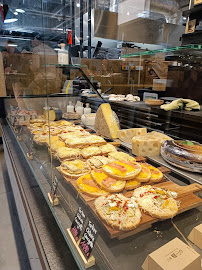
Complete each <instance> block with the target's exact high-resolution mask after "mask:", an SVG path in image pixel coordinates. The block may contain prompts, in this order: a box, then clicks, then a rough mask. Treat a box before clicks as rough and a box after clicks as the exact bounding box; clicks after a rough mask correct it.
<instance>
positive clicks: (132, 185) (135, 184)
mask: <svg viewBox="0 0 202 270" xmlns="http://www.w3.org/2000/svg"><path fill="white" fill-rule="evenodd" d="M140 185H141V183H140V182H138V181H137V180H136V179H134V180H129V181H126V185H125V190H133V189H135V188H138V187H139V186H140Z"/></svg>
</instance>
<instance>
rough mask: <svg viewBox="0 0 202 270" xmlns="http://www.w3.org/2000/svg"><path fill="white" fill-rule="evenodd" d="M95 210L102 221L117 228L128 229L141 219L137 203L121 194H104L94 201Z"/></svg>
mask: <svg viewBox="0 0 202 270" xmlns="http://www.w3.org/2000/svg"><path fill="white" fill-rule="evenodd" d="M94 205H95V210H96V212H97V214H98V216H99V217H100V218H101V220H102V221H103V222H105V223H106V224H107V225H109V226H111V227H112V228H114V229H117V230H123V231H130V230H133V229H135V228H136V227H137V226H138V225H139V224H140V221H141V217H142V215H141V211H140V209H139V208H138V205H137V203H136V202H135V201H134V200H133V199H132V198H131V199H128V198H126V197H125V196H123V195H122V194H113V195H106V196H101V197H99V198H97V199H96V200H95V202H94Z"/></svg>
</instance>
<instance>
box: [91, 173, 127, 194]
mask: <svg viewBox="0 0 202 270" xmlns="http://www.w3.org/2000/svg"><path fill="white" fill-rule="evenodd" d="M91 176H92V178H93V180H94V181H95V182H96V183H97V184H98V185H99V186H100V187H101V188H103V189H104V190H106V191H109V192H116V193H117V192H121V191H122V190H123V189H124V187H125V184H126V181H120V180H116V179H113V178H111V177H109V176H108V175H107V174H105V173H104V171H103V170H98V169H97V170H93V171H91Z"/></svg>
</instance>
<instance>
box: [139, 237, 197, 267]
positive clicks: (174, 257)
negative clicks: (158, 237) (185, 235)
mask: <svg viewBox="0 0 202 270" xmlns="http://www.w3.org/2000/svg"><path fill="white" fill-rule="evenodd" d="M142 268H143V269H144V270H201V257H200V255H199V254H198V253H197V252H196V251H195V250H194V249H191V248H190V247H189V246H188V245H186V244H185V243H184V242H182V241H181V240H180V239H179V238H175V239H173V240H172V241H170V242H168V243H167V244H165V245H164V246H162V247H161V248H159V249H157V250H156V251H154V252H152V253H151V254H149V255H148V256H147V258H146V260H145V262H144V263H143V265H142Z"/></svg>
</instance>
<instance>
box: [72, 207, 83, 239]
mask: <svg viewBox="0 0 202 270" xmlns="http://www.w3.org/2000/svg"><path fill="white" fill-rule="evenodd" d="M86 218H87V217H86V215H85V213H84V211H83V209H82V208H81V207H80V206H79V208H78V210H77V213H76V215H75V217H74V220H73V222H72V226H71V233H72V235H73V236H74V239H75V240H76V241H78V240H79V237H80V236H81V233H82V231H83V228H84V223H85V221H86Z"/></svg>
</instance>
